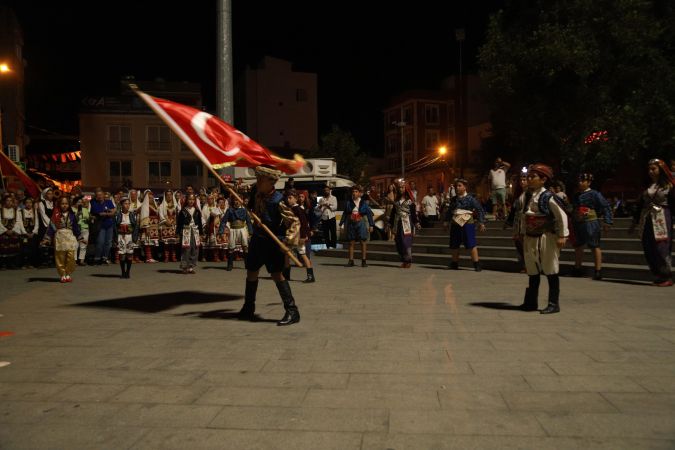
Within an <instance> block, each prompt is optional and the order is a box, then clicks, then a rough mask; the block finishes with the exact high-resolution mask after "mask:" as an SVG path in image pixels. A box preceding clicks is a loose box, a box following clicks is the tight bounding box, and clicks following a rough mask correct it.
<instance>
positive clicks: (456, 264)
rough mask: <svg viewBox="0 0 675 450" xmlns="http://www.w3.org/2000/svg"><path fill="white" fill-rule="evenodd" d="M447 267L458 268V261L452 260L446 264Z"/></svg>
mask: <svg viewBox="0 0 675 450" xmlns="http://www.w3.org/2000/svg"><path fill="white" fill-rule="evenodd" d="M448 269H450V270H459V263H458V262H455V261H452V262H451V263H450V264H449V265H448Z"/></svg>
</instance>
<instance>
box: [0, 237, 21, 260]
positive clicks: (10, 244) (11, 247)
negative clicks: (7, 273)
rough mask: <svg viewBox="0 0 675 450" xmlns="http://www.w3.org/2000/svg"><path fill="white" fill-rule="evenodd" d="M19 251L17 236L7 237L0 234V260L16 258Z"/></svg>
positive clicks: (19, 244) (19, 245)
mask: <svg viewBox="0 0 675 450" xmlns="http://www.w3.org/2000/svg"><path fill="white" fill-rule="evenodd" d="M20 251H21V243H20V238H19V236H18V235H16V234H15V235H12V236H7V233H3V234H0V258H7V257H11V256H16V255H18V254H19V252H20Z"/></svg>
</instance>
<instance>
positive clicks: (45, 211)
mask: <svg viewBox="0 0 675 450" xmlns="http://www.w3.org/2000/svg"><path fill="white" fill-rule="evenodd" d="M53 213H54V190H53V189H52V188H50V187H48V188H45V189H44V190H43V191H42V193H41V194H40V203H38V219H39V222H40V226H39V229H38V240H39V241H40V242H42V241H43V240H44V237H45V233H46V232H47V229H48V228H49V222H50V221H51V220H52V214H53ZM40 250H41V251H40V259H41V261H40V262H41V264H43V265H46V266H50V265H51V264H52V261H53V259H54V253H53V249H52V248H51V247H41V248H40Z"/></svg>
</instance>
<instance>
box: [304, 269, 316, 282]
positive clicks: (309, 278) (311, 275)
mask: <svg viewBox="0 0 675 450" xmlns="http://www.w3.org/2000/svg"><path fill="white" fill-rule="evenodd" d="M314 282H316V278H314V269H313V268H312V269H307V279H306V280H305V281H303V283H314Z"/></svg>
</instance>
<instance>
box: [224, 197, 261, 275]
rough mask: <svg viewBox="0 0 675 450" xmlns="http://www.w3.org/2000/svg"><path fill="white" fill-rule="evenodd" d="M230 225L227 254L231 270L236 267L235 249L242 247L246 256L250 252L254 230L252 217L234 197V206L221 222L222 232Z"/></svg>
mask: <svg viewBox="0 0 675 450" xmlns="http://www.w3.org/2000/svg"><path fill="white" fill-rule="evenodd" d="M226 224H227V225H228V227H227V228H229V233H228V234H229V236H228V244H227V245H228V249H229V251H228V254H227V270H228V271H230V270H232V268H233V267H234V257H235V251H237V249H239V248H240V249H241V251H242V252H243V253H244V258H246V255H247V254H248V242H249V239H250V234H251V233H252V232H253V225H252V224H251V218H250V217H249V215H248V212H247V211H246V208H244V207H243V206H242V204H241V202H240V201H239V199H236V198H235V199H234V207H230V208H228V209H227V212H225V217H224V219H223V220H222V222H221V223H220V232H221V234H224V233H226V229H225V225H226Z"/></svg>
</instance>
